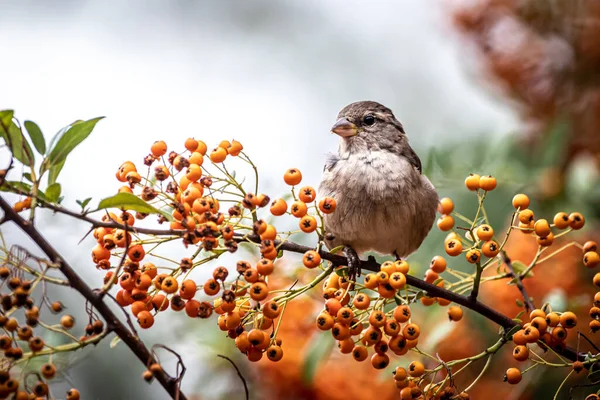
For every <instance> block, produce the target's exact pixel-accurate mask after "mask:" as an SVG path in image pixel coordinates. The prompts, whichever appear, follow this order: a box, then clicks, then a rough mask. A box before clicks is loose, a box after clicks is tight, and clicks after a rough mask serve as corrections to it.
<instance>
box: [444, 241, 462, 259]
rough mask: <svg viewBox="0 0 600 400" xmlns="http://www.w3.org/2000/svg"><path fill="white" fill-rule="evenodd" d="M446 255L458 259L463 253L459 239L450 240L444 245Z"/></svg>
mask: <svg viewBox="0 0 600 400" xmlns="http://www.w3.org/2000/svg"><path fill="white" fill-rule="evenodd" d="M444 247H445V250H446V253H447V254H448V255H449V256H452V257H456V256H458V255H459V254H460V253H462V248H463V247H462V242H461V241H460V240H458V239H450V240H448V241H446V243H444Z"/></svg>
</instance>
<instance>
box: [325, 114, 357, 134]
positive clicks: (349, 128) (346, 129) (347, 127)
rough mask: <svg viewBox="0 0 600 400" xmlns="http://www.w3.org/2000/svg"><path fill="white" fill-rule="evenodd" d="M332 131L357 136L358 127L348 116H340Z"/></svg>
mask: <svg viewBox="0 0 600 400" xmlns="http://www.w3.org/2000/svg"><path fill="white" fill-rule="evenodd" d="M331 132H333V133H335V134H337V135H340V136H341V137H350V136H355V135H356V134H357V133H358V127H357V126H356V125H354V124H353V123H352V122H350V121H348V120H347V119H346V118H340V119H338V120H337V122H336V123H335V124H334V125H333V127H332V128H331Z"/></svg>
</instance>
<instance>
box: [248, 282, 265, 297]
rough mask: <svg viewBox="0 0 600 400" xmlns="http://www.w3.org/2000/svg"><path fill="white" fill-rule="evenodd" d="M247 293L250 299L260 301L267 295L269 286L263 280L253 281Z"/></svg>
mask: <svg viewBox="0 0 600 400" xmlns="http://www.w3.org/2000/svg"><path fill="white" fill-rule="evenodd" d="M249 294H250V297H251V298H252V300H256V301H262V300H264V299H266V298H267V296H268V295H269V288H268V287H267V285H266V284H265V283H264V282H255V283H253V284H252V286H250V290H249Z"/></svg>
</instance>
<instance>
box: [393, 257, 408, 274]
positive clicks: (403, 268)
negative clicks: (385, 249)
mask: <svg viewBox="0 0 600 400" xmlns="http://www.w3.org/2000/svg"><path fill="white" fill-rule="evenodd" d="M394 265H395V267H396V272H402V273H403V274H404V275H406V274H408V271H409V269H410V266H409V265H408V263H407V262H406V261H405V260H396V261H394Z"/></svg>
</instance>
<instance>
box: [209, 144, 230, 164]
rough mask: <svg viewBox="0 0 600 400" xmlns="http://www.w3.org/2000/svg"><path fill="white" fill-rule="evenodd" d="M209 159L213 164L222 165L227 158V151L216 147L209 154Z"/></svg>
mask: <svg viewBox="0 0 600 400" xmlns="http://www.w3.org/2000/svg"><path fill="white" fill-rule="evenodd" d="M209 158H210V161H212V162H213V163H215V164H218V163H222V162H223V161H225V159H226V158H227V150H225V149H224V148H222V147H217V148H215V149H213V151H211V152H210V155H209Z"/></svg>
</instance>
